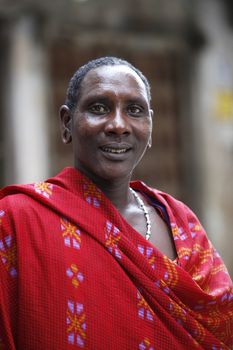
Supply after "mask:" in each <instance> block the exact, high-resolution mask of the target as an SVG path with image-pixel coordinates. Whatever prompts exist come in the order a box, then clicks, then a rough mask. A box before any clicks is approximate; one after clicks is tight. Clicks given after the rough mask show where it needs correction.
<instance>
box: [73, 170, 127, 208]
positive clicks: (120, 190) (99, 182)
mask: <svg viewBox="0 0 233 350" xmlns="http://www.w3.org/2000/svg"><path fill="white" fill-rule="evenodd" d="M79 170H80V171H81V172H82V173H84V175H85V176H87V177H88V178H89V179H90V180H91V181H92V182H93V183H94V184H95V185H96V186H97V187H98V188H99V189H100V190H101V191H102V192H103V193H104V194H105V196H106V197H107V198H108V199H109V200H110V201H111V202H112V204H113V205H114V206H115V207H116V208H117V209H118V210H119V212H122V211H124V210H125V209H126V207H127V206H128V205H129V203H130V202H131V200H132V195H131V194H130V191H129V182H130V180H131V174H130V175H129V176H128V177H126V176H124V177H122V178H120V179H119V178H117V179H103V178H99V177H98V176H96V175H95V176H93V175H92V174H89V173H87V172H85V171H83V170H82V169H79Z"/></svg>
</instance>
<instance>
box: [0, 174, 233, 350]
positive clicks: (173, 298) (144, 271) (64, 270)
mask: <svg viewBox="0 0 233 350" xmlns="http://www.w3.org/2000/svg"><path fill="white" fill-rule="evenodd" d="M131 186H132V188H134V189H135V190H136V191H141V192H142V193H143V194H144V195H145V196H147V197H148V198H150V199H151V201H152V202H153V200H155V201H157V202H159V203H160V204H161V205H162V206H163V207H164V208H165V209H166V213H167V214H168V218H169V224H170V228H171V232H172V235H173V239H174V242H175V247H176V251H177V256H178V258H177V260H176V261H171V260H170V259H169V258H168V257H166V256H165V255H164V254H162V253H161V252H160V251H159V250H158V249H157V248H156V247H154V246H153V245H151V244H150V242H148V241H146V240H145V238H144V237H142V235H140V234H139V233H138V232H137V231H135V230H134V229H133V228H132V227H131V226H130V225H129V224H128V223H127V222H126V221H125V220H124V218H123V217H122V216H121V215H120V214H119V212H118V211H117V209H116V208H115V207H114V206H113V205H112V203H111V202H110V201H109V200H108V199H107V198H106V197H105V196H104V194H103V193H102V192H101V191H100V190H99V189H98V188H97V187H96V186H95V185H94V184H93V183H92V182H91V181H90V180H89V179H88V178H86V177H85V176H84V175H83V174H81V173H80V172H79V171H77V170H76V169H74V168H65V169H64V170H63V171H62V172H61V173H60V174H58V175H57V176H55V177H53V178H51V179H48V180H47V181H45V182H40V183H35V184H29V185H20V186H19V185H14V186H8V187H6V188H4V189H2V190H1V192H0V279H1V287H0V349H1V346H2V349H8V350H13V349H18V350H24V349H27V350H32V349H33V350H45V349H94V350H98V349H112V350H114V349H121V350H124V349H125V350H131V349H139V350H156V349H166V350H167V349H168V350H169V349H174V350H175V349H176V350H177V349H178V350H179V349H183V350H184V349H206V350H207V349H211V350H220V349H222V350H223V349H231V347H232V345H233V332H232V330H233V288H232V281H231V279H230V277H229V275H228V273H227V270H226V267H225V266H224V264H223V262H222V260H221V257H220V256H219V254H218V253H217V251H216V250H215V249H214V247H213V246H212V244H211V243H210V241H209V240H208V238H207V236H206V234H205V232H204V230H203V228H202V226H201V224H200V223H199V221H198V219H197V218H196V216H195V215H194V214H193V213H192V211H191V210H190V209H189V208H188V207H187V206H185V205H184V204H183V203H181V202H179V201H177V200H176V199H174V198H173V197H171V196H169V195H168V194H166V193H163V192H161V191H157V190H155V189H151V188H149V187H147V186H146V185H145V184H144V183H142V182H139V181H136V182H132V183H131Z"/></svg>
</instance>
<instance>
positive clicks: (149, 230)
mask: <svg viewBox="0 0 233 350" xmlns="http://www.w3.org/2000/svg"><path fill="white" fill-rule="evenodd" d="M129 189H130V191H131V193H132V194H133V196H134V198H135V199H136V201H137V203H138V205H139V207H140V209H142V211H143V213H144V216H145V219H146V228H147V232H146V240H147V241H148V240H149V239H150V237H151V221H150V216H149V212H148V210H147V208H146V207H145V204H144V202H143V200H142V198H141V197H139V195H138V194H137V192H135V191H134V190H133V189H132V188H131V187H130V188H129Z"/></svg>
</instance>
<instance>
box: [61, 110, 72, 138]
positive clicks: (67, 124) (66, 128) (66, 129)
mask: <svg viewBox="0 0 233 350" xmlns="http://www.w3.org/2000/svg"><path fill="white" fill-rule="evenodd" d="M59 112H60V122H61V137H62V141H63V142H64V143H65V144H68V143H71V142H72V132H71V122H72V117H71V111H70V109H69V107H68V106H66V105H62V106H61V108H60V111H59Z"/></svg>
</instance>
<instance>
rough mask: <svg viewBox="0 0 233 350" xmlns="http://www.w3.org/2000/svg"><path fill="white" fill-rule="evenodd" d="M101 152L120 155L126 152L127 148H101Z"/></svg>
mask: <svg viewBox="0 0 233 350" xmlns="http://www.w3.org/2000/svg"><path fill="white" fill-rule="evenodd" d="M101 149H102V151H104V152H108V153H114V154H121V153H125V152H127V151H128V150H129V149H127V148H110V147H101Z"/></svg>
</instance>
